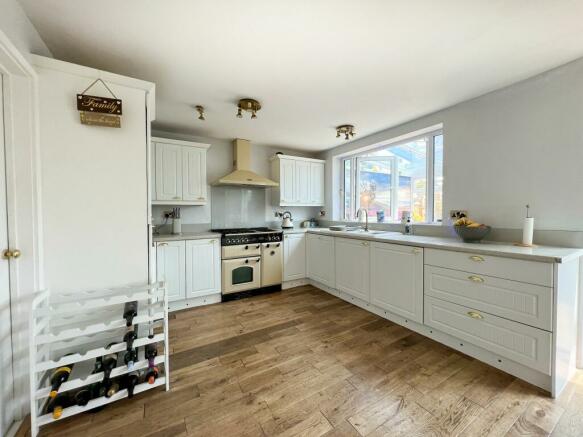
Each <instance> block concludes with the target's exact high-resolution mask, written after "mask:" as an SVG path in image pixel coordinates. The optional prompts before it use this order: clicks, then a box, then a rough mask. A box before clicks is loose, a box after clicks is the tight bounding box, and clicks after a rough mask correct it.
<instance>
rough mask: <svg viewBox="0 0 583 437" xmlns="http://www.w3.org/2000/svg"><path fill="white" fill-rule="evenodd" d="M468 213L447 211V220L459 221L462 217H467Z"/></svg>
mask: <svg viewBox="0 0 583 437" xmlns="http://www.w3.org/2000/svg"><path fill="white" fill-rule="evenodd" d="M467 216H468V211H467V210H465V209H452V210H450V211H449V218H451V219H456V220H457V219H460V218H462V217H467Z"/></svg>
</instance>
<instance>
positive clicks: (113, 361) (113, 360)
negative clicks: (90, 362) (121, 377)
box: [101, 343, 117, 382]
mask: <svg viewBox="0 0 583 437" xmlns="http://www.w3.org/2000/svg"><path fill="white" fill-rule="evenodd" d="M114 344H115V343H110V344H109V345H108V346H107V349H109V348H110V347H111V346H112V345H114ZM101 366H102V369H103V381H104V382H106V381H107V380H108V379H109V377H110V375H111V371H112V370H113V369H115V367H116V366H117V352H112V353H110V354H107V355H104V356H103V358H102V360H101Z"/></svg>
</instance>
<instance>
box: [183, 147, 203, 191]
mask: <svg viewBox="0 0 583 437" xmlns="http://www.w3.org/2000/svg"><path fill="white" fill-rule="evenodd" d="M182 200H185V201H195V202H206V200H207V195H206V150H205V149H201V148H199V147H184V148H183V149H182Z"/></svg>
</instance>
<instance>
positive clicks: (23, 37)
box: [0, 0, 52, 58]
mask: <svg viewBox="0 0 583 437" xmlns="http://www.w3.org/2000/svg"><path fill="white" fill-rule="evenodd" d="M0 31H2V32H4V34H6V36H7V37H8V39H9V40H10V41H11V42H12V44H14V45H15V47H16V48H17V49H18V50H19V51H20V53H22V55H23V56H24V57H25V58H27V57H28V55H29V54H30V53H34V54H36V55H43V56H49V57H52V54H51V52H50V50H49V49H48V47H47V46H46V44H45V43H44V41H43V40H42V38H41V37H40V35H39V34H38V32H37V30H36V29H35V27H34V26H33V25H32V23H31V22H30V20H29V19H28V17H27V16H26V14H25V13H24V10H23V9H22V7H21V6H20V4H19V3H18V2H17V1H16V0H0Z"/></svg>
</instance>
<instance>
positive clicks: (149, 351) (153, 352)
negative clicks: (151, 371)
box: [145, 343, 158, 367]
mask: <svg viewBox="0 0 583 437" xmlns="http://www.w3.org/2000/svg"><path fill="white" fill-rule="evenodd" d="M145 355H146V359H147V360H148V367H154V360H155V359H156V357H157V356H158V345H157V344H156V343H150V344H147V345H146V347H145Z"/></svg>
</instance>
